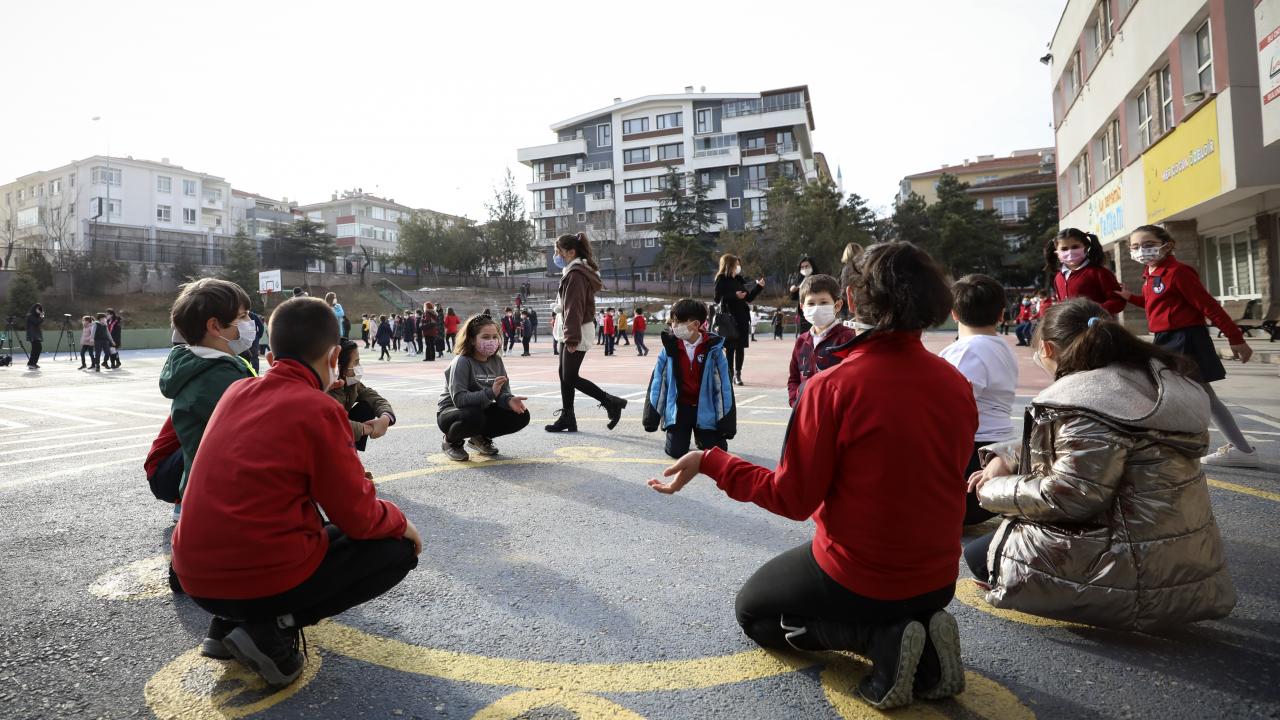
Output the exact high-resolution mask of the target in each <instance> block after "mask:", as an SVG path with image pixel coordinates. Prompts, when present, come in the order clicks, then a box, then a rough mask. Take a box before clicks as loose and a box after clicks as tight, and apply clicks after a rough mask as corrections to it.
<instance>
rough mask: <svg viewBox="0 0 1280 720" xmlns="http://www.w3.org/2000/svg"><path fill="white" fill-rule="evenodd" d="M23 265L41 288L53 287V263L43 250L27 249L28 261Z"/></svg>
mask: <svg viewBox="0 0 1280 720" xmlns="http://www.w3.org/2000/svg"><path fill="white" fill-rule="evenodd" d="M22 266H23V268H25V269H26V271H27V272H28V273H30V274H31V279H33V280H35V281H36V285H37V286H38V287H39V288H40V289H41V290H46V289H48V288H51V287H53V264H52V263H50V262H49V258H47V257H45V255H44V253H43V252H41V251H39V250H34V249H33V250H29V251H27V258H26V262H25V263H23V265H22Z"/></svg>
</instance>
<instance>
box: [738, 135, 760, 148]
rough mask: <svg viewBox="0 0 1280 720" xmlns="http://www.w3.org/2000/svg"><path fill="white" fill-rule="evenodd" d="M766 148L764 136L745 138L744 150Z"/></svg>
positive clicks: (743, 142) (743, 141)
mask: <svg viewBox="0 0 1280 720" xmlns="http://www.w3.org/2000/svg"><path fill="white" fill-rule="evenodd" d="M763 147H764V136H763V135H760V136H757V137H749V138H744V139H743V140H742V149H743V150H759V149H761V148H763Z"/></svg>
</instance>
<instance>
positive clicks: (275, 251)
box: [265, 217, 338, 285]
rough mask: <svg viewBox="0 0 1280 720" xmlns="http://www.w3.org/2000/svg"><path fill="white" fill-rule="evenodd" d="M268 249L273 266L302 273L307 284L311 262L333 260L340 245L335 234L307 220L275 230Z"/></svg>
mask: <svg viewBox="0 0 1280 720" xmlns="http://www.w3.org/2000/svg"><path fill="white" fill-rule="evenodd" d="M265 248H266V249H267V250H268V257H270V258H271V261H272V262H271V263H270V266H271V267H278V268H281V269H285V270H300V271H302V282H303V284H304V285H305V284H306V281H307V265H308V264H309V263H311V262H313V261H324V260H331V259H332V258H333V256H334V255H335V254H337V252H338V246H337V243H335V242H334V239H333V236H332V235H330V234H329V233H327V232H325V230H324V226H323V225H321V224H319V223H317V222H314V221H312V220H311V219H310V218H306V217H303V218H299V219H298V220H295V221H294V222H293V223H291V224H283V223H281V224H278V225H276V226H275V227H274V228H272V229H271V235H270V236H269V237H268V238H267V242H266V244H265Z"/></svg>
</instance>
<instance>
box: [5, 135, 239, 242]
mask: <svg viewBox="0 0 1280 720" xmlns="http://www.w3.org/2000/svg"><path fill="white" fill-rule="evenodd" d="M230 194H231V186H230V185H229V184H228V183H227V181H226V180H224V179H222V178H220V177H217V176H215V175H210V174H208V173H201V172H196V171H193V170H187V169H186V168H183V167H181V166H179V165H174V164H172V163H170V162H169V159H168V158H163V159H161V160H160V161H159V162H154V161H150V160H135V159H133V158H132V157H124V158H119V157H105V156H101V155H95V156H93V157H89V158H85V159H83V160H78V161H75V162H72V163H69V164H67V165H63V166H61V167H58V168H55V169H53V170H45V171H40V172H35V173H31V174H29V175H24V176H22V177H20V178H18V179H17V180H15V181H14V182H11V183H9V184H7V185H4V186H0V237H3V238H4V239H5V242H6V244H7V243H9V242H11V243H13V244H14V245H15V246H19V247H28V248H33V249H40V250H44V251H47V252H54V253H57V252H62V251H75V252H87V251H101V252H105V253H107V254H108V255H109V256H112V257H115V258H116V259H120V260H137V261H146V262H172V261H173V257H174V253H175V252H176V249H177V248H180V247H184V246H186V247H189V248H193V249H203V250H205V251H206V252H204V253H203V257H202V256H201V255H200V254H197V255H196V256H195V257H196V261H197V262H210V263H212V262H213V261H214V259H215V258H213V257H212V256H213V255H215V254H216V253H217V252H219V251H218V250H217V248H219V247H220V246H221V239H220V238H221V236H223V235H224V234H229V232H230V230H229V226H230V223H229V221H228V219H229V214H228V200H229V197H230Z"/></svg>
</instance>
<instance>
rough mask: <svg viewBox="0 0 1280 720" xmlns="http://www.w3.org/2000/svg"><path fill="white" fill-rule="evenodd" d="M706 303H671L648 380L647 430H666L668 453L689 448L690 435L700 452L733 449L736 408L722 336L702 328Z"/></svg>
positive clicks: (677, 453)
mask: <svg viewBox="0 0 1280 720" xmlns="http://www.w3.org/2000/svg"><path fill="white" fill-rule="evenodd" d="M706 320H707V307H706V305H704V304H703V303H701V302H699V301H697V300H693V299H691V298H684V299H682V300H680V301H678V302H676V304H675V305H672V306H671V313H670V317H669V319H668V321H667V330H666V331H664V332H663V333H662V336H661V339H662V351H661V352H659V353H658V363H657V365H655V366H654V368H653V376H652V377H651V378H650V379H649V392H648V393H647V394H646V395H645V401H644V429H645V431H646V432H654V431H655V430H657V429H658V427H659V426H661V427H662V429H663V430H665V431H666V432H667V443H666V447H665V451H666V453H667V455H670V456H671V457H673V458H679V457H681V456H683V455H684V454H685V453H686V452H688V451H689V439H690V435H692V436H693V438H694V440H695V441H696V442H697V447H698V449H700V450H705V449H708V448H711V447H718V448H720V449H722V450H727V449H728V448H729V444H728V442H726V441H727V440H729V439H730V438H732V437H733V436H734V435H736V434H737V432H738V422H737V409H736V408H735V407H734V401H733V383H732V381H731V379H730V377H729V362H728V361H727V360H726V359H725V356H724V338H722V337H720V336H719V335H715V334H713V333H705V332H702V330H701V327H702V324H703V323H704V322H706Z"/></svg>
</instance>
